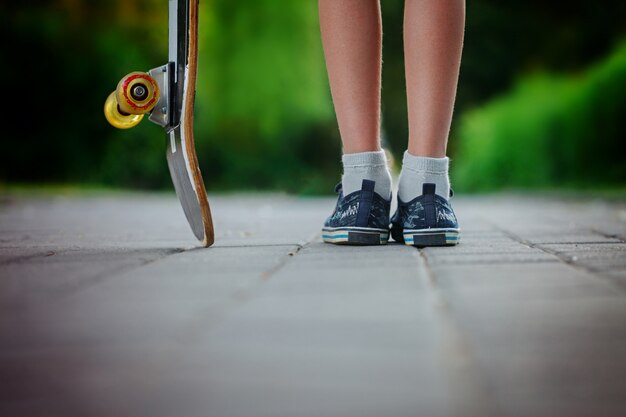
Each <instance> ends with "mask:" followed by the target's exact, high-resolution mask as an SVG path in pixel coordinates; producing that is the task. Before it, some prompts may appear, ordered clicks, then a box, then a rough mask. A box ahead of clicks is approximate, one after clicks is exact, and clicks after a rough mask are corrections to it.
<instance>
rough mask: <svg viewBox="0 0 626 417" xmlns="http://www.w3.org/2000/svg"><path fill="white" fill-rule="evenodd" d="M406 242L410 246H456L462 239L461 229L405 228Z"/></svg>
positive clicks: (403, 233)
mask: <svg viewBox="0 0 626 417" xmlns="http://www.w3.org/2000/svg"><path fill="white" fill-rule="evenodd" d="M402 237H403V238H404V244H405V245H408V246H454V245H458V243H459V241H460V240H461V233H460V230H459V229H415V230H403V231H402Z"/></svg>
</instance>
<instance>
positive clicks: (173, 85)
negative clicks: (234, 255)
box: [104, 0, 214, 247]
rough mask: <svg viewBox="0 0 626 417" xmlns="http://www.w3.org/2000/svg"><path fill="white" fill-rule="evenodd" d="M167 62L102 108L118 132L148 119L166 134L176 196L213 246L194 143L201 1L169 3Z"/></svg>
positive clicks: (129, 82)
mask: <svg viewBox="0 0 626 417" xmlns="http://www.w3.org/2000/svg"><path fill="white" fill-rule="evenodd" d="M168 60H169V62H168V63H167V64H165V65H162V66H160V67H157V68H153V69H151V70H149V71H148V72H131V73H130V74H128V75H126V76H124V77H123V78H122V79H121V80H120V82H119V83H118V85H117V88H116V89H115V91H114V92H112V93H111V94H110V95H109V97H108V98H107V100H106V101H105V104H104V114H105V117H106V119H107V120H108V121H109V123H110V124H111V125H112V126H114V127H117V128H120V129H128V128H131V127H134V126H136V125H137V124H138V123H139V122H140V121H141V120H142V119H143V117H144V115H146V114H148V115H149V116H148V119H149V120H150V121H151V122H154V123H156V124H158V125H160V126H162V127H163V128H164V130H165V144H166V153H165V154H166V158H167V164H168V167H169V170H170V174H171V177H172V182H173V183H174V188H175V190H176V195H177V196H178V199H179V200H180V204H181V206H182V208H183V211H184V213H185V217H186V218H187V221H188V222H189V225H190V226H191V230H192V231H193V233H194V235H195V236H196V238H198V240H199V241H200V242H202V245H203V246H205V247H208V246H211V245H212V244H213V241H214V231H213V221H212V219H211V209H210V207H209V201H208V198H207V194H206V189H205V186H204V182H203V180H202V175H201V173H200V167H199V166H198V157H197V155H196V149H195V145H194V138H193V110H194V101H195V95H196V75H197V70H198V0H169V58H168Z"/></svg>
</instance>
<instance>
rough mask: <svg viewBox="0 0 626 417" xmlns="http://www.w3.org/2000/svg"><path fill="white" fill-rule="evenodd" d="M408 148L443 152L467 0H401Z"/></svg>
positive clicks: (431, 153) (436, 154)
mask: <svg viewBox="0 0 626 417" xmlns="http://www.w3.org/2000/svg"><path fill="white" fill-rule="evenodd" d="M405 1H406V3H405V10H404V56H405V71H406V82H407V104H408V116H409V145H408V151H409V153H410V154H412V155H415V156H427V157H435V158H442V157H444V156H445V155H446V147H447V143H448V134H449V131H450V123H451V121H452V110H453V107H454V98H455V95H456V88H457V82H458V77H459V66H460V62H461V50H462V46H463V31H464V26H465V0H405Z"/></svg>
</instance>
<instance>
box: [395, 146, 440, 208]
mask: <svg viewBox="0 0 626 417" xmlns="http://www.w3.org/2000/svg"><path fill="white" fill-rule="evenodd" d="M448 165H449V159H448V157H447V156H446V157H443V158H429V157H426V156H415V155H411V154H410V153H409V151H406V152H404V158H403V159H402V171H401V172H400V184H399V186H398V187H399V188H398V197H399V198H400V200H402V201H403V202H405V203H406V202H409V201H411V200H413V199H414V198H415V197H417V196H420V195H422V185H423V184H424V183H433V184H435V193H436V194H439V195H440V196H442V197H443V198H445V199H446V200H447V199H448V198H450V179H449V178H448Z"/></svg>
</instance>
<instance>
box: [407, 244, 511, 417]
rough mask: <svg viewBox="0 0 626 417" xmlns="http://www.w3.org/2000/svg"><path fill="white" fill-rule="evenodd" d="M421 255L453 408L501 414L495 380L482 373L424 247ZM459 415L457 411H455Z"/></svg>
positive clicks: (472, 348)
mask: <svg viewBox="0 0 626 417" xmlns="http://www.w3.org/2000/svg"><path fill="white" fill-rule="evenodd" d="M416 251H417V254H418V258H421V260H422V264H423V270H424V272H425V274H424V276H425V278H424V279H423V281H424V285H425V287H426V291H427V293H428V296H429V297H428V298H429V299H430V303H431V307H432V308H433V309H434V310H435V311H436V313H437V314H436V315H435V316H436V317H437V319H438V321H439V324H440V325H441V329H443V331H442V334H443V335H442V336H441V337H440V339H441V341H440V345H441V347H442V349H439V352H440V360H441V362H442V364H443V366H444V368H445V369H446V371H447V376H448V381H449V383H450V386H451V387H452V388H451V389H452V390H453V391H454V393H455V394H458V395H454V398H455V400H454V404H453V407H454V408H455V411H457V412H458V415H480V416H485V417H487V416H501V415H503V413H502V411H501V410H500V409H499V408H500V407H499V405H498V404H497V403H496V402H495V401H493V399H492V398H491V396H490V395H489V393H490V392H494V389H493V388H492V387H491V385H492V384H491V382H490V381H488V379H487V378H486V377H485V375H484V374H483V373H482V371H481V369H480V366H479V364H478V361H477V360H476V356H475V354H474V353H473V352H474V350H475V347H473V346H472V343H471V342H470V340H469V338H468V337H467V335H466V334H465V332H463V330H462V329H461V326H460V325H459V324H458V322H457V320H456V319H455V318H454V314H453V312H452V308H451V305H450V302H449V300H448V299H447V298H446V296H445V295H444V293H443V291H442V290H441V288H439V286H438V285H437V279H436V276H435V273H434V271H433V270H432V269H431V268H430V265H429V262H428V255H427V254H426V252H425V251H424V250H423V249H418V248H416ZM455 415H456V414H455Z"/></svg>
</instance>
